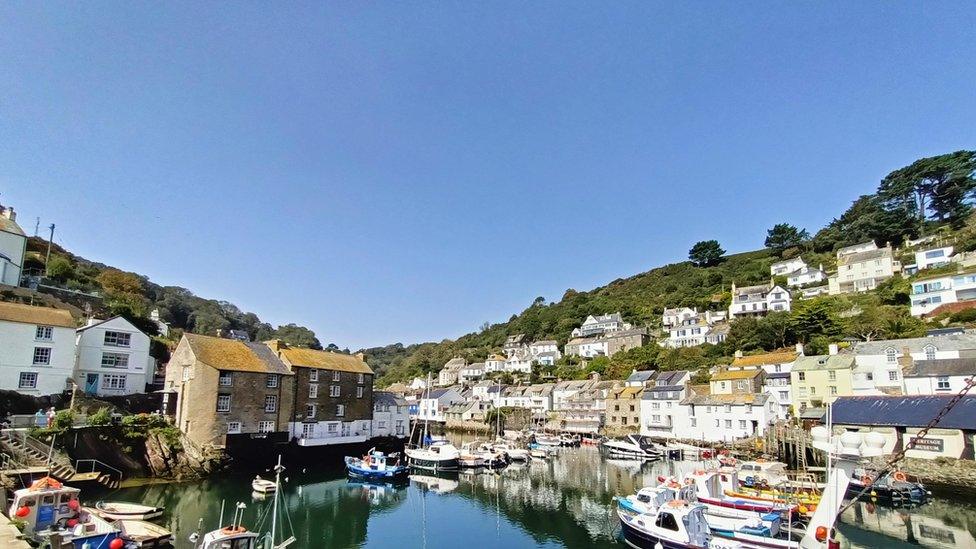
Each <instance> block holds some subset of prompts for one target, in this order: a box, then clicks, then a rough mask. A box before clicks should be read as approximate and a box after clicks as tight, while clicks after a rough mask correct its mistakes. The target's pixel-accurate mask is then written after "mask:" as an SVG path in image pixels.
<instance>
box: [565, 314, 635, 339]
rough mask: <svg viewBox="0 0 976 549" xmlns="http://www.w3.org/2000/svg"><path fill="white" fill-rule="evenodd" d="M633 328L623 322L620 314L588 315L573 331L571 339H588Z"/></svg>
mask: <svg viewBox="0 0 976 549" xmlns="http://www.w3.org/2000/svg"><path fill="white" fill-rule="evenodd" d="M632 328H633V326H631V325H630V324H628V323H626V322H624V320H623V317H622V316H621V315H620V313H610V314H605V315H597V316H594V315H590V316H588V317H586V320H584V321H583V324H581V325H580V327H579V328H576V329H574V330H573V337H589V336H595V335H601V334H606V333H610V332H621V331H624V330H630V329H632Z"/></svg>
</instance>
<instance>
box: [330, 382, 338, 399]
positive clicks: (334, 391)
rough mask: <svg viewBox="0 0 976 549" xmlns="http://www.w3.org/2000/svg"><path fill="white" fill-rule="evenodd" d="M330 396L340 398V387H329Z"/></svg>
mask: <svg viewBox="0 0 976 549" xmlns="http://www.w3.org/2000/svg"><path fill="white" fill-rule="evenodd" d="M329 396H330V397H337V396H339V386H338V385H329Z"/></svg>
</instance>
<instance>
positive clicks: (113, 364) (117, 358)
mask: <svg viewBox="0 0 976 549" xmlns="http://www.w3.org/2000/svg"><path fill="white" fill-rule="evenodd" d="M128 367H129V355H127V354H125V353H102V368H128Z"/></svg>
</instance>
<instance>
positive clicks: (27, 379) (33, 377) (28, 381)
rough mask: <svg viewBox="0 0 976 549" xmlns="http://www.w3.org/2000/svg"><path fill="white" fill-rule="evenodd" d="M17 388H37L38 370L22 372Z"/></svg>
mask: <svg viewBox="0 0 976 549" xmlns="http://www.w3.org/2000/svg"><path fill="white" fill-rule="evenodd" d="M17 388H19V389H36V388H37V372H21V373H20V380H19V381H18V382H17Z"/></svg>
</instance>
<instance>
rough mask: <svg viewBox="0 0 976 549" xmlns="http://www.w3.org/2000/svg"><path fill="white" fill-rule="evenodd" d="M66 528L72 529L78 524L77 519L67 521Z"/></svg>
mask: <svg viewBox="0 0 976 549" xmlns="http://www.w3.org/2000/svg"><path fill="white" fill-rule="evenodd" d="M67 524H68V528H74V527H75V526H76V525H77V524H78V519H74V518H72V519H68V523H67Z"/></svg>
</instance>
